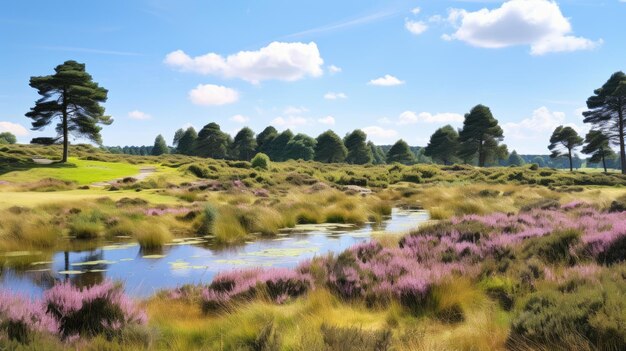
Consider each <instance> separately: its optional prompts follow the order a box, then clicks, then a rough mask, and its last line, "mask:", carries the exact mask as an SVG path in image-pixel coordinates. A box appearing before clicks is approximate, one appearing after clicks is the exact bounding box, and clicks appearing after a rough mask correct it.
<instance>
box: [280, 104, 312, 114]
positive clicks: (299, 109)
mask: <svg viewBox="0 0 626 351" xmlns="http://www.w3.org/2000/svg"><path fill="white" fill-rule="evenodd" d="M305 112H309V109H308V108H306V107H304V106H287V107H285V109H284V110H283V114H285V115H299V114H302V113H305Z"/></svg>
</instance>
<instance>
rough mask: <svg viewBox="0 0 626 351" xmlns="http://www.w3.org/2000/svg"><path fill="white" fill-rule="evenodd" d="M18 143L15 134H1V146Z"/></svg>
mask: <svg viewBox="0 0 626 351" xmlns="http://www.w3.org/2000/svg"><path fill="white" fill-rule="evenodd" d="M15 143H17V138H16V137H15V135H13V133H10V132H4V133H0V144H15Z"/></svg>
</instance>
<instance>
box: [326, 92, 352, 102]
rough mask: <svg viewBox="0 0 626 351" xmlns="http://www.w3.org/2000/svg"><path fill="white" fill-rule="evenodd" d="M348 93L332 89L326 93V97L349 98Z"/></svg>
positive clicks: (335, 98) (334, 98)
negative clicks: (336, 91) (334, 91)
mask: <svg viewBox="0 0 626 351" xmlns="http://www.w3.org/2000/svg"><path fill="white" fill-rule="evenodd" d="M347 98H348V95H346V94H344V93H333V92H332V91H330V92H328V93H326V94H324V99H326V100H337V99H347Z"/></svg>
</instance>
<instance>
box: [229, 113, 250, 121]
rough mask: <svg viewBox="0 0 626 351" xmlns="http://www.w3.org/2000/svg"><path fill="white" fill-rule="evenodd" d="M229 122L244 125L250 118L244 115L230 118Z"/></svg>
mask: <svg viewBox="0 0 626 351" xmlns="http://www.w3.org/2000/svg"><path fill="white" fill-rule="evenodd" d="M230 120H231V121H233V122H235V123H246V122H248V121H249V120H250V118H249V117H246V116H244V115H234V116H232V117H231V118H230Z"/></svg>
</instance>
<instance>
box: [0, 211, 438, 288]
mask: <svg viewBox="0 0 626 351" xmlns="http://www.w3.org/2000/svg"><path fill="white" fill-rule="evenodd" d="M428 219H429V217H428V213H427V212H424V211H413V210H400V209H394V210H393V211H392V214H391V216H389V217H388V218H386V219H385V220H384V221H383V222H382V223H380V224H366V225H364V226H354V225H349V224H318V225H298V226H296V227H295V228H292V229H290V230H288V231H287V230H286V231H284V232H282V233H281V234H279V235H278V236H277V237H275V238H271V239H258V240H255V241H252V242H248V243H246V244H244V245H239V246H231V247H228V248H215V247H212V246H211V245H210V244H209V243H208V242H206V241H205V240H203V239H199V238H188V239H177V240H176V241H175V242H173V243H171V244H169V245H167V246H165V247H164V248H163V249H161V250H160V251H158V252H144V251H142V250H141V249H140V248H139V245H137V244H136V243H133V242H118V243H108V244H106V245H103V246H100V247H97V248H95V249H90V250H85V251H73V252H54V253H52V254H51V255H48V256H46V257H47V258H48V259H47V260H45V259H44V260H43V261H41V262H33V260H32V259H31V261H30V262H29V263H27V264H24V265H22V266H21V268H20V269H16V268H8V267H4V268H3V269H2V270H0V286H1V287H2V288H6V289H9V290H13V291H19V292H21V293H25V294H29V295H31V296H37V295H40V294H41V292H42V291H43V290H45V289H47V288H49V287H51V286H52V285H54V283H55V282H58V281H63V280H70V281H72V282H73V283H75V284H77V285H87V284H92V283H95V282H99V281H102V280H104V279H112V280H116V281H121V282H123V283H124V287H125V289H126V292H127V293H129V294H130V295H133V296H136V297H147V296H149V295H151V294H153V293H155V292H156V291H158V290H161V289H167V288H175V287H177V286H181V285H184V284H197V283H208V282H210V281H211V280H212V279H213V276H214V275H215V274H216V273H218V272H220V271H223V270H230V269H237V268H249V267H295V266H296V265H297V264H298V263H299V262H301V261H303V260H305V259H309V258H312V257H315V256H322V255H325V254H327V253H329V252H341V251H343V250H345V249H347V248H349V247H350V246H352V245H355V244H357V243H360V242H364V241H367V240H369V239H370V238H371V237H372V235H374V234H377V233H378V234H382V233H383V232H384V233H385V234H393V233H396V234H398V233H405V232H407V231H408V230H410V229H412V228H415V227H417V226H419V224H421V223H424V222H426V221H428ZM30 254H32V253H29V252H21V253H20V252H17V253H8V254H4V255H5V256H13V257H16V256H20V255H21V256H28V255H30ZM1 255H2V254H0V260H3V259H4V260H6V257H1ZM26 262H28V261H26Z"/></svg>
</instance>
